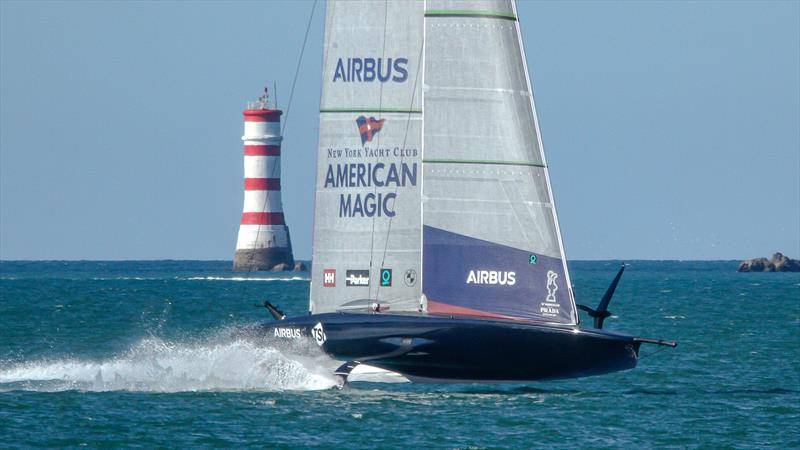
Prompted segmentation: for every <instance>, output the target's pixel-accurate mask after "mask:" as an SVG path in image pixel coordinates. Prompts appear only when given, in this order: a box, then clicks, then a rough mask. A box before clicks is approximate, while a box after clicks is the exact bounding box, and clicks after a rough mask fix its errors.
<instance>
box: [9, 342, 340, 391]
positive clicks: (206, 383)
mask: <svg viewBox="0 0 800 450" xmlns="http://www.w3.org/2000/svg"><path fill="white" fill-rule="evenodd" d="M215 340H216V341H220V340H219V339H211V340H209V341H206V342H200V343H181V342H169V341H165V340H162V339H158V338H148V339H143V340H142V341H140V342H139V343H137V344H136V345H135V346H133V347H132V348H131V349H130V350H128V351H127V352H125V353H124V354H122V355H119V356H116V357H112V358H108V359H98V360H93V359H83V358H66V359H52V360H38V361H30V362H21V363H15V364H7V363H3V362H0V391H8V390H34V391H64V390H86V391H116V390H129V391H147V392H181V391H216V390H266V391H276V390H318V389H329V388H331V387H333V386H334V385H335V380H334V378H333V376H332V373H333V370H332V369H331V366H330V365H331V364H333V367H335V366H336V365H337V364H336V363H335V362H334V361H332V360H330V359H328V358H327V357H326V356H324V355H322V354H321V352H320V354H318V355H309V356H299V355H294V354H292V355H288V354H285V353H284V352H282V351H280V350H279V349H277V348H274V347H269V346H265V344H263V343H262V344H259V343H257V342H253V341H250V340H245V339H236V340H229V341H228V342H225V341H224V340H222V341H221V342H214V341H215Z"/></svg>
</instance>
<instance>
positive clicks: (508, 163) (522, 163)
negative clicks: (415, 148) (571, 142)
mask: <svg viewBox="0 0 800 450" xmlns="http://www.w3.org/2000/svg"><path fill="white" fill-rule="evenodd" d="M422 162H424V163H432V164H494V165H498V166H529V167H546V166H545V165H544V164H539V163H535V162H528V161H492V160H486V159H423V160H422Z"/></svg>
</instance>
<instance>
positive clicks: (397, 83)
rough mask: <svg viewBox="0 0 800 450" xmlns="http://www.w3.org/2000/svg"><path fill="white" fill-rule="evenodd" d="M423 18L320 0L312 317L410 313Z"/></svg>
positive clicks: (392, 7) (417, 252) (415, 288)
mask: <svg viewBox="0 0 800 450" xmlns="http://www.w3.org/2000/svg"><path fill="white" fill-rule="evenodd" d="M423 12H424V9H423V4H422V2H406V1H387V2H374V1H330V2H328V7H327V13H326V29H325V46H324V52H325V54H324V59H323V81H322V100H321V103H320V142H319V154H318V157H317V177H316V178H317V179H316V194H315V203H316V204H315V217H314V250H313V267H312V283H311V305H310V309H311V312H313V313H322V312H329V311H336V310H359V309H360V310H365V309H368V308H371V307H372V305H373V304H375V303H377V304H380V305H381V306H380V307H381V310H387V309H388V310H389V311H404V310H417V309H418V307H419V298H420V292H421V288H420V282H419V278H420V277H419V274H420V273H421V258H422V256H421V248H422V243H421V233H420V229H421V214H420V208H421V206H420V203H421V202H420V195H421V191H420V186H421V179H422V161H421V148H422V146H421V144H422V142H421V134H422V114H421V104H422V44H423V43H422V39H423V37H422V35H423V20H424V19H423V17H424V16H423Z"/></svg>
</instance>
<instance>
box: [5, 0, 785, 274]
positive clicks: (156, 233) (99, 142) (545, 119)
mask: <svg viewBox="0 0 800 450" xmlns="http://www.w3.org/2000/svg"><path fill="white" fill-rule="evenodd" d="M310 6H311V3H310V2H299V1H294V2H272V1H264V2H255V1H248V2H226V3H216V2H209V1H202V2H184V1H181V2H95V1H91V2H62V1H57V2H35V1H24V2H17V1H7V0H3V1H2V2H0V258H1V259H162V258H164V259H231V258H232V257H233V253H234V246H235V242H236V233H237V230H238V224H239V220H240V214H241V207H242V196H243V188H242V144H241V140H240V137H241V135H242V116H241V110H242V108H243V106H244V104H245V101H247V100H250V99H252V98H254V97H255V96H257V95H258V94H259V93H260V91H261V89H262V87H263V86H264V85H265V84H266V83H269V84H270V86H271V84H272V82H273V81H276V82H277V83H278V100H279V102H280V103H281V105H282V106H283V107H284V109H285V107H286V102H287V100H288V97H289V88H290V86H291V81H292V77H293V75H294V70H295V64H296V62H297V57H298V54H299V51H300V48H301V44H302V39H303V33H304V31H305V26H306V22H307V20H308V14H309V10H310ZM321 6H322V5H321V4H320V5H318V10H317V13H316V17H315V20H314V24H313V28H312V32H311V36H310V38H309V46H308V48H307V50H306V59H305V61H304V62H303V67H302V71H301V74H300V77H299V79H298V81H297V92H296V94H295V99H294V104H293V105H292V109H291V113H290V114H289V119H288V120H289V123H288V126H287V129H286V135H285V140H284V144H283V181H282V186H283V195H284V198H283V200H284V209H285V212H286V216H287V222H288V224H289V226H290V228H291V231H292V239H293V244H294V249H295V256H296V257H299V258H309V257H310V255H311V226H312V204H313V182H314V164H313V163H312V159H313V158H314V157H315V152H316V147H317V123H318V112H317V111H318V107H319V89H320V65H321V58H322V55H321V52H322V17H323V14H322V11H323V10H322V8H321ZM519 15H520V23H521V25H522V29H523V35H524V39H525V45H526V50H527V52H528V54H527V57H528V63H529V67H530V70H531V75H532V77H533V86H534V91H535V95H536V100H537V107H538V109H539V116H540V119H541V125H542V132H543V138H544V143H545V150H546V152H547V157H548V163H549V164H550V168H551V169H550V170H551V177H552V183H553V189H554V192H555V196H556V201H557V207H558V212H559V218H560V219H561V225H562V231H563V234H564V240H565V246H566V251H567V255H568V257H569V258H570V259H606V258H622V259H633V258H641V259H739V258H744V257H754V256H762V255H768V254H771V253H772V252H774V251H778V250H780V251H783V252H785V253H787V254H789V255H790V256H794V257H800V125H799V124H800V3H798V2H796V1H785V2H747V1H737V2H725V1H709V2H632V1H622V2H603V1H592V2H561V1H559V2H556V1H553V2H521V3H520V5H519Z"/></svg>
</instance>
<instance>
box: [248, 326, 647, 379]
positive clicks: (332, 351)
mask: <svg viewBox="0 0 800 450" xmlns="http://www.w3.org/2000/svg"><path fill="white" fill-rule="evenodd" d="M318 324H319V325H320V326H318ZM314 327H317V330H315V329H314ZM320 328H321V330H320ZM263 330H264V332H265V333H267V335H268V336H277V337H278V338H284V339H312V340H316V342H317V343H318V344H321V347H322V349H323V350H324V351H325V353H327V354H328V355H330V356H331V357H333V358H335V359H337V360H341V361H343V362H351V363H365V364H369V365H371V366H374V367H379V368H381V369H386V370H390V371H393V372H397V373H400V374H402V375H404V376H406V377H408V378H410V379H412V380H415V379H416V380H420V381H422V380H427V381H470V382H475V381H477V382H524V381H534V380H546V379H558V378H574V377H582V376H588V375H598V374H604V373H609V372H616V371H620V370H626V369H631V368H633V367H635V366H636V362H637V359H638V353H639V346H640V344H641V342H639V341H637V340H636V339H635V338H633V337H632V336H626V335H620V334H615V333H610V332H606V331H602V330H585V329H578V328H575V327H568V326H558V325H549V324H548V325H545V324H532V323H523V322H514V321H507V320H493V319H479V318H466V317H453V318H451V317H441V316H432V315H426V314H408V315H406V314H342V313H331V314H318V315H311V316H305V317H296V318H291V319H286V320H282V321H276V322H271V323H266V324H264V325H263ZM315 338H316V339H315ZM323 340H324V341H323ZM355 365H357V364H351V366H355ZM351 368H352V367H351Z"/></svg>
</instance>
